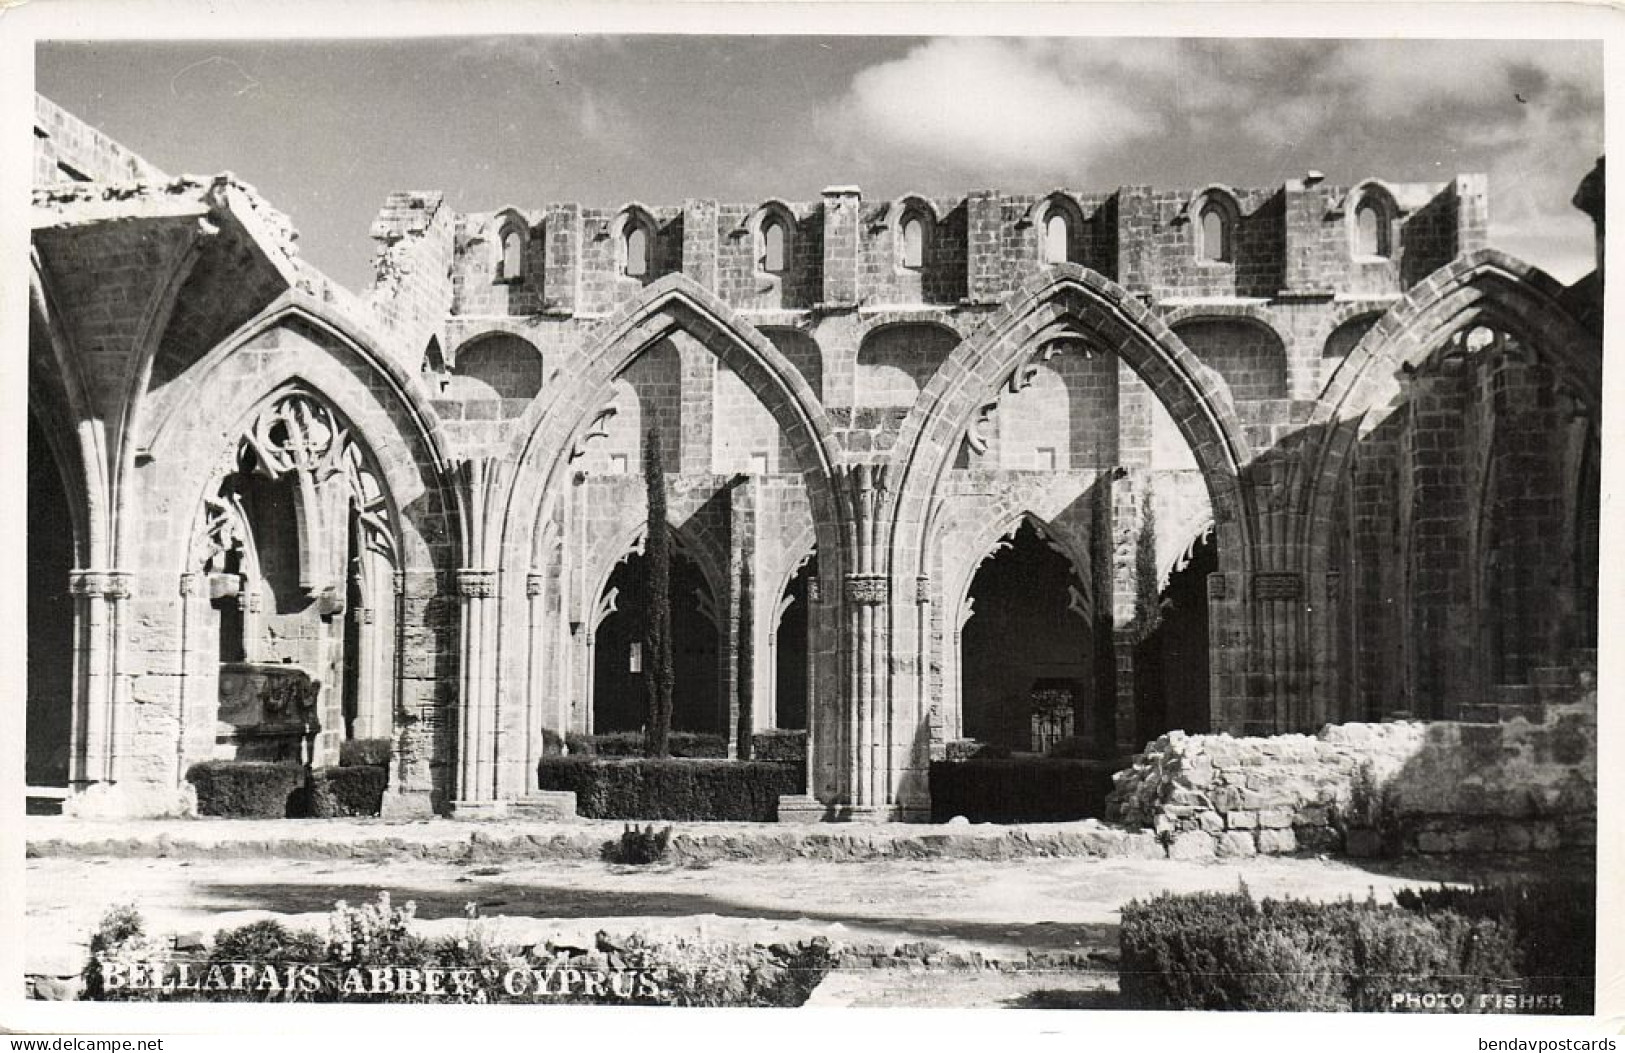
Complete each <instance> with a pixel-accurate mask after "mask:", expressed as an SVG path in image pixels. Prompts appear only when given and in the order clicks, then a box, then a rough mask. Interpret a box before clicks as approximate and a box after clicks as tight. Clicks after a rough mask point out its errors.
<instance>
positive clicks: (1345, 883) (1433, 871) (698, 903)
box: [25, 820, 1562, 1007]
mask: <svg viewBox="0 0 1625 1053" xmlns="http://www.w3.org/2000/svg"><path fill="white" fill-rule="evenodd" d="M48 822H51V823H53V824H54V825H51V826H49V827H45V828H44V829H45V830H46V831H47V832H48V833H49V834H50V835H51V836H49V837H38V836H35V835H36V834H37V833H39V832H40V831H39V829H38V828H36V827H33V826H31V827H30V831H29V832H30V855H31V858H30V859H29V860H28V863H27V872H26V881H27V885H26V889H25V892H26V896H27V903H28V909H27V917H28V922H27V933H26V940H27V948H26V959H27V965H28V971H29V972H31V973H33V972H38V973H46V974H56V975H62V974H66V973H72V972H76V971H77V970H78V968H79V967H80V966H81V965H82V963H83V961H84V956H85V952H86V941H87V940H88V935H89V932H90V930H91V929H92V927H94V925H95V923H96V921H97V919H98V917H99V916H100V914H101V913H102V911H103V910H104V909H105V908H106V906H108V905H110V904H113V903H135V904H137V905H138V906H139V907H140V908H141V910H142V911H143V913H144V914H145V915H146V916H147V918H148V920H149V922H150V925H151V928H152V929H154V930H156V931H171V932H186V931H198V932H203V933H206V934H207V933H211V932H212V931H213V930H215V929H218V928H222V927H226V926H233V925H240V924H244V923H246V922H248V921H252V920H255V919H258V918H264V917H279V918H281V919H283V920H284V921H287V922H290V923H293V924H305V925H315V924H319V923H320V916H321V915H322V914H323V913H324V912H325V911H327V910H328V909H329V908H330V907H331V906H332V904H333V902H334V901H336V900H340V899H344V900H348V901H350V902H352V903H354V902H358V901H364V900H371V899H373V898H374V897H375V896H376V894H377V892H378V891H379V890H380V889H388V890H389V891H390V893H391V895H392V896H393V897H394V898H395V899H396V900H397V901H401V900H406V899H411V900H414V901H416V903H417V905H418V916H419V917H420V918H421V919H422V927H423V928H424V930H425V931H426V932H433V933H445V932H455V931H459V930H460V929H461V927H462V926H464V925H466V924H467V922H466V921H465V919H464V910H465V906H466V905H467V904H469V903H475V904H478V906H479V912H480V914H481V915H482V916H484V917H486V918H488V919H490V921H489V922H488V924H489V925H491V926H492V927H494V928H495V929H496V934H497V935H499V936H501V937H503V938H506V939H511V940H514V941H516V942H525V943H532V942H538V941H540V940H544V939H549V938H552V939H555V940H565V941H590V939H591V937H592V934H593V933H595V932H596V931H598V930H599V929H605V930H608V931H610V932H611V933H615V932H625V931H631V930H639V931H644V932H661V933H668V934H686V935H704V936H708V937H715V938H726V939H739V940H750V941H764V942H766V941H773V940H781V939H800V938H806V937H810V936H814V935H820V934H822V935H825V936H829V937H831V938H833V939H836V940H839V941H841V942H844V943H848V944H852V943H878V944H884V945H888V946H891V945H895V944H898V943H904V942H911V941H919V940H932V941H936V942H938V943H941V944H942V945H943V946H944V948H945V949H949V950H957V951H962V952H969V951H978V952H980V953H982V954H983V955H984V956H987V957H989V958H993V959H999V960H1003V961H1007V962H1016V963H1021V962H1024V961H1025V960H1026V957H1027V954H1028V952H1030V951H1032V952H1042V951H1062V950H1069V951H1082V952H1084V953H1085V954H1086V955H1087V956H1088V957H1089V959H1090V960H1091V961H1097V962H1099V963H1100V969H1099V971H1098V972H1077V973H1072V974H1067V975H1061V974H1053V973H1051V974H1033V973H1021V972H1016V973H999V972H981V973H977V972H971V973H958V974H944V973H941V972H921V971H917V970H914V971H911V970H908V969H884V970H879V969H877V970H870V971H867V972H862V973H849V974H845V975H838V976H835V977H832V978H831V980H829V981H828V982H826V984H825V985H824V986H823V987H822V988H820V990H819V992H818V994H817V996H816V997H817V1000H818V1002H819V1004H825V1005H918V1006H955V1005H965V1006H972V1005H974V1006H1001V1005H1003V1006H1028V1007H1049V1006H1054V1007H1065V1006H1089V1007H1100V1006H1104V1005H1107V1004H1110V1002H1111V1000H1112V999H1113V998H1114V997H1115V991H1116V977H1115V974H1114V971H1113V969H1114V962H1115V953H1116V943H1117V933H1116V926H1117V921H1118V917H1119V910H1120V908H1121V906H1122V904H1123V903H1125V902H1126V901H1128V900H1130V899H1133V898H1135V897H1137V896H1147V895H1151V894H1154V893H1155V892H1157V891H1158V890H1164V889H1166V890H1170V891H1179V892H1187V891H1195V890H1199V889H1215V890H1228V889H1234V888H1235V887H1236V886H1237V883H1238V882H1241V881H1245V882H1246V884H1247V886H1248V887H1249V888H1250V889H1252V891H1253V892H1254V894H1256V895H1260V896H1285V895H1292V896H1299V897H1309V898H1316V899H1335V898H1340V897H1343V896H1356V897H1364V896H1366V895H1368V894H1375V895H1377V896H1378V897H1379V898H1387V897H1389V896H1391V895H1392V892H1393V890H1394V889H1395V888H1398V887H1401V886H1405V885H1415V884H1419V883H1429V882H1434V881H1440V880H1452V881H1454V880H1468V879H1472V878H1482V877H1489V876H1495V875H1513V874H1521V873H1527V872H1530V871H1533V870H1542V869H1547V868H1550V867H1553V866H1559V865H1562V864H1561V861H1559V860H1554V859H1535V860H1525V861H1523V862H1521V863H1520V862H1516V861H1514V862H1508V861H1506V860H1485V861H1483V862H1474V861H1472V860H1469V859H1465V858H1457V859H1425V860H1414V861H1407V862H1404V863H1389V862H1384V863H1381V864H1368V865H1356V864H1355V863H1352V862H1345V861H1337V860H1328V859H1320V858H1314V857H1295V858H1288V857H1259V858H1255V859H1248V860H1244V861H1230V862H1209V863H1190V862H1182V861H1173V860H1167V859H1155V858H1134V857H1116V858H1101V857H1098V856H1077V857H1070V858H1039V857H1032V858H1020V859H977V858H936V859H910V858H900V857H893V858H883V859H873V858H870V859H868V860H867V861H860V862H831V861H828V860H826V859H818V858H810V859H808V858H800V859H796V858H792V859H781V858H773V859H770V860H769V861H766V862H746V861H740V860H734V859H721V860H715V861H706V860H691V861H688V862H684V863H676V864H660V865H656V866H652V867H625V866H614V865H610V864H606V863H603V862H600V861H598V860H596V859H590V858H540V859H538V858H530V859H525V858H508V859H501V860H490V859H480V858H477V857H473V856H465V858H463V859H461V860H454V861H453V860H446V859H438V858H424V857H423V856H421V855H420V854H418V851H417V850H416V849H405V850H403V851H402V852H401V853H400V854H399V855H397V856H395V857H393V858H382V857H380V858H372V859H367V858H361V859H357V858H349V857H346V856H336V857H332V858H314V859H313V858H308V857H306V858H299V853H300V852H301V851H304V850H303V849H300V848H299V847H298V846H299V845H301V844H305V845H307V847H308V841H307V842H301V841H299V840H298V839H297V838H298V837H305V838H309V837H311V836H313V835H314V836H316V839H317V840H323V841H324V840H325V839H327V838H329V837H334V838H336V837H338V836H339V834H340V833H342V832H344V830H347V829H348V828H349V827H351V826H353V825H355V824H332V828H331V829H328V830H324V831H319V832H317V831H314V830H313V829H311V828H309V827H296V828H294V833H290V834H286V835H279V838H280V839H281V841H282V843H284V844H285V846H288V847H290V848H291V850H292V854H293V855H294V856H295V858H277V857H276V856H275V853H274V852H273V851H271V850H270V849H271V847H272V846H273V844H274V843H275V842H276V841H277V839H272V841H270V842H268V841H266V840H265V831H263V830H259V829H255V827H257V826H259V825H260V824H234V823H204V822H198V823H193V824H191V835H190V836H192V837H193V838H194V840H193V841H190V842H187V843H191V844H195V845H199V846H201V841H202V840H209V839H212V840H213V842H214V843H215V844H216V845H217V847H219V848H220V849H221V850H220V851H219V852H217V853H216V854H214V855H213V856H212V857H210V856H208V855H203V854H201V853H197V854H194V853H190V852H188V853H183V854H187V855H191V856H192V857H191V858H154V857H152V856H150V855H137V856H130V855H107V854H98V853H96V852H94V851H92V850H91V846H92V845H93V844H103V845H112V846H119V845H124V844H127V839H128V838H129V837H131V836H139V835H140V834H141V833H144V831H132V830H127V829H125V830H119V829H114V827H129V826H131V825H132V824H91V823H65V822H63V821H61V820H54V821H48ZM179 825H181V826H185V824H179ZM265 825H269V826H275V827H276V828H277V829H279V830H285V829H287V828H288V825H289V824H285V823H284V824H265ZM421 825H422V826H424V827H431V826H435V827H436V829H437V830H438V831H439V832H437V833H436V834H435V836H436V837H440V836H442V835H443V836H444V837H445V838H451V839H454V840H455V841H456V842H457V843H466V842H467V840H468V838H469V829H468V827H467V826H466V825H459V824H451V823H447V824H439V825H438V826H436V824H421ZM615 829H617V830H618V829H619V827H618V826H617V827H615ZM757 829H758V830H759V831H760V832H762V834H763V836H765V837H766V836H776V833H775V832H776V831H778V830H780V829H782V828H773V827H766V828H757ZM935 829H937V830H939V831H940V830H941V829H942V828H935ZM301 830H302V831H303V832H302V833H301V832H300V831H301ZM913 830H914V831H915V835H916V836H918V834H919V831H920V828H919V827H915V828H913ZM383 832H384V831H381V830H380V831H375V833H377V834H382V833H383ZM486 832H487V833H489V832H490V831H486ZM393 833H402V830H401V828H395V830H394V831H393ZM599 833H602V832H601V831H600V832H599ZM871 833H874V832H865V831H858V832H857V833H856V834H854V835H853V836H855V837H857V838H858V839H859V840H860V841H861V840H862V839H863V838H864V837H866V836H870V835H871ZM884 833H885V832H884V831H880V832H878V834H884ZM114 834H116V835H117V836H112V835H114ZM878 834H876V836H878ZM296 835H297V837H296ZM403 836H404V837H406V838H407V839H414V838H415V839H419V840H420V841H421V839H425V838H427V839H429V840H433V838H429V834H428V833H427V832H425V831H424V830H417V831H416V832H413V831H412V830H411V828H407V829H406V831H405V832H404V833H403ZM729 836H732V837H735V838H744V840H746V841H748V840H750V837H751V835H750V832H749V828H744V829H742V830H739V831H730V834H729ZM966 836H969V835H966ZM984 836H985V835H984ZM447 843H452V842H450V841H448V842H447ZM772 843H777V842H772ZM70 844H76V845H77V846H78V847H77V848H75V849H73V850H72V851H66V850H64V851H62V852H60V853H58V852H56V851H55V850H54V849H53V846H55V848H64V846H68V845H70ZM250 846H257V847H256V848H255V849H254V853H255V854H254V856H253V857H249V858H244V857H243V855H242V853H246V852H247V851H248V848H249V847H250Z"/></svg>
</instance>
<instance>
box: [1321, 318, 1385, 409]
mask: <svg viewBox="0 0 1625 1053" xmlns="http://www.w3.org/2000/svg"><path fill="white" fill-rule="evenodd" d="M1382 315H1383V312H1382V311H1379V310H1373V309H1371V308H1368V307H1364V308H1361V307H1350V308H1345V309H1344V310H1341V311H1339V312H1337V314H1336V315H1334V316H1333V317H1332V318H1331V319H1329V320H1328V322H1327V325H1326V342H1325V343H1324V344H1323V345H1322V346H1321V351H1320V366H1321V375H1320V378H1319V385H1320V387H1321V388H1322V389H1324V388H1325V385H1326V384H1327V383H1328V382H1330V380H1331V378H1332V376H1333V375H1334V374H1335V373H1336V371H1337V367H1338V366H1340V365H1341V364H1342V363H1343V361H1344V360H1345V359H1347V358H1348V357H1349V355H1350V354H1352V353H1353V351H1354V349H1355V348H1356V347H1358V346H1359V344H1360V341H1361V340H1363V339H1365V334H1366V333H1368V332H1370V331H1371V327H1372V326H1374V325H1376V324H1377V323H1378V322H1379V321H1381V320H1382Z"/></svg>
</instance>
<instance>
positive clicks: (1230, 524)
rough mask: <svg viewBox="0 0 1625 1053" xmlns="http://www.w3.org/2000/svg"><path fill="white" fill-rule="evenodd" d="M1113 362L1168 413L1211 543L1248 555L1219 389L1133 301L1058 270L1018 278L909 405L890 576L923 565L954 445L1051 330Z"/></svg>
mask: <svg viewBox="0 0 1625 1053" xmlns="http://www.w3.org/2000/svg"><path fill="white" fill-rule="evenodd" d="M1058 324H1064V325H1065V327H1066V329H1067V330H1068V332H1069V333H1070V334H1072V335H1075V336H1077V337H1080V338H1083V339H1087V340H1089V341H1091V342H1092V343H1093V344H1095V345H1096V346H1098V347H1099V348H1102V349H1106V350H1110V351H1111V352H1113V353H1115V354H1118V355H1120V356H1121V357H1122V358H1123V360H1124V361H1125V362H1126V363H1127V364H1128V365H1129V366H1130V368H1132V369H1133V370H1134V371H1135V373H1137V374H1138V375H1139V376H1140V377H1141V379H1142V380H1144V381H1145V383H1146V384H1147V386H1148V387H1150V388H1151V390H1152V392H1153V393H1154V394H1155V395H1156V396H1157V398H1159V399H1160V400H1161V401H1162V402H1163V404H1164V405H1165V406H1166V407H1167V409H1168V411H1169V414H1170V415H1171V416H1172V417H1173V419H1174V422H1175V423H1176V425H1177V426H1178V427H1179V430H1180V433H1181V434H1182V435H1183V436H1184V438H1185V441H1186V442H1187V444H1188V445H1189V446H1190V447H1191V450H1192V453H1193V454H1194V455H1195V458H1196V462H1197V465H1198V467H1199V468H1200V469H1201V472H1202V477H1203V480H1204V483H1205V484H1206V486H1207V489H1208V496H1209V499H1210V501H1211V503H1212V506H1213V510H1214V515H1215V518H1216V520H1217V521H1218V523H1219V530H1220V532H1221V533H1225V534H1230V535H1232V536H1230V537H1227V538H1225V539H1224V544H1223V545H1222V548H1223V549H1224V550H1227V551H1228V552H1230V553H1232V554H1233V558H1236V559H1240V558H1241V557H1242V555H1243V554H1244V553H1247V552H1249V551H1250V549H1251V543H1250V534H1251V529H1252V525H1251V521H1250V520H1251V517H1250V516H1249V515H1248V510H1247V507H1246V501H1245V498H1244V495H1243V491H1242V488H1241V485H1240V481H1241V475H1242V471H1243V469H1244V468H1245V466H1246V465H1247V464H1248V463H1249V462H1250V461H1251V460H1252V451H1251V449H1250V447H1249V446H1248V443H1247V440H1246V437H1245V435H1244V433H1243V431H1242V428H1241V425H1240V422H1239V420H1238V418H1237V416H1236V412H1235V408H1234V405H1233V404H1232V402H1231V399H1230V397H1229V393H1228V392H1227V391H1226V390H1225V387H1224V385H1223V382H1222V380H1220V379H1219V378H1218V377H1217V376H1216V374H1214V373H1213V371H1212V370H1210V369H1208V368H1207V367H1206V366H1204V365H1203V364H1202V363H1201V362H1200V361H1198V360H1197V358H1196V356H1195V355H1194V354H1192V353H1191V351H1190V350H1189V349H1188V348H1186V347H1185V345H1184V344H1183V343H1182V342H1181V341H1180V340H1179V338H1178V336H1176V335H1175V334H1174V333H1173V331H1172V330H1170V329H1169V328H1168V326H1167V325H1166V324H1165V323H1164V322H1163V321H1162V320H1160V319H1159V318H1157V317H1156V316H1155V315H1154V314H1153V313H1152V312H1151V311H1150V310H1149V309H1148V308H1146V307H1145V306H1144V305H1143V304H1141V303H1140V301H1139V300H1137V299H1136V298H1134V297H1133V296H1131V295H1130V294H1129V293H1128V292H1127V291H1125V290H1124V289H1122V288H1121V287H1120V286H1118V285H1116V284H1115V283H1113V282H1112V281H1110V280H1109V279H1107V278H1106V277H1104V276H1103V275H1101V274H1099V273H1098V272H1096V271H1092V270H1089V269H1087V268H1084V267H1080V266H1075V265H1057V266H1055V267H1053V268H1051V269H1050V270H1049V271H1048V272H1045V273H1043V274H1040V275H1038V276H1036V277H1035V278H1033V279H1032V280H1030V281H1028V282H1027V284H1026V285H1024V286H1023V287H1022V288H1021V290H1020V291H1019V292H1018V293H1017V294H1016V295H1015V296H1014V297H1012V298H1011V300H1010V301H1009V302H1008V303H1007V304H1006V305H1005V306H1004V307H1003V308H1001V309H1000V310H999V312H998V313H997V314H995V315H994V316H993V317H992V318H990V319H989V320H988V321H987V322H986V323H985V324H984V325H983V326H982V328H981V329H979V330H978V331H977V332H976V334H975V335H974V336H972V337H971V338H970V339H967V340H966V341H964V342H963V343H962V344H960V345H959V347H957V348H955V349H954V351H953V353H952V354H951V355H950V356H949V358H948V360H947V361H946V362H944V363H943V365H942V367H941V368H940V369H939V370H938V371H937V373H936V375H935V376H933V377H932V378H931V380H930V381H929V382H928V383H927V384H926V387H925V389H924V390H923V391H922V392H921V393H920V397H919V398H918V399H917V400H916V401H915V403H914V406H913V407H912V408H911V409H910V410H909V414H908V417H907V418H906V419H905V420H904V422H903V426H902V429H901V432H900V434H899V436H898V444H897V451H898V452H897V453H896V454H895V455H894V456H895V460H894V461H893V465H894V468H893V469H892V471H893V473H894V474H895V477H896V478H895V484H894V490H893V495H892V496H891V499H890V507H891V522H890V524H889V530H890V535H891V542H892V543H891V552H892V553H893V556H894V558H895V559H896V560H898V563H897V565H896V566H894V568H893V573H896V574H900V575H905V576H907V575H912V574H915V573H919V568H920V567H922V566H923V565H924V559H925V556H926V553H925V542H926V539H927V538H928V536H929V526H930V520H931V518H932V516H933V514H934V513H933V505H934V495H935V494H936V493H937V490H938V488H939V486H940V484H941V480H942V477H943V474H944V473H945V472H946V471H947V470H948V468H949V466H950V465H951V464H952V463H953V457H954V454H955V453H957V450H958V444H959V442H960V441H961V439H962V438H963V437H964V436H965V434H966V433H967V431H968V430H969V429H970V427H971V425H972V424H973V423H974V421H975V419H976V415H977V414H978V412H979V411H980V410H981V408H982V407H983V406H985V405H986V404H987V403H988V402H990V401H991V400H992V399H993V397H994V395H995V393H996V392H997V391H998V389H999V388H1000V387H1001V386H1003V385H1005V384H1008V383H1010V382H1011V378H1012V377H1013V376H1014V375H1015V374H1016V373H1017V372H1018V371H1019V370H1020V369H1021V368H1022V367H1023V366H1024V365H1025V363H1026V362H1027V360H1028V359H1029V358H1030V357H1032V356H1034V355H1037V354H1040V353H1042V352H1043V351H1044V350H1045V348H1043V347H1040V346H1035V345H1037V344H1039V343H1047V342H1048V340H1047V339H1042V340H1041V339H1040V338H1044V337H1045V336H1046V333H1048V334H1055V333H1056V332H1058V331H1057V330H1056V329H1054V328H1053V327H1055V326H1056V325H1058Z"/></svg>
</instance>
